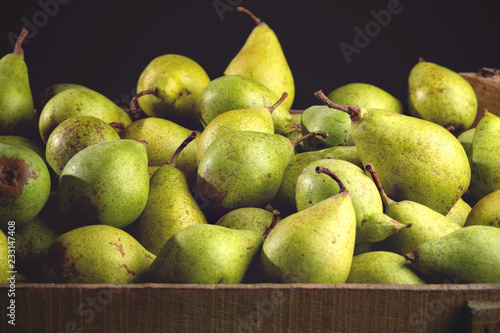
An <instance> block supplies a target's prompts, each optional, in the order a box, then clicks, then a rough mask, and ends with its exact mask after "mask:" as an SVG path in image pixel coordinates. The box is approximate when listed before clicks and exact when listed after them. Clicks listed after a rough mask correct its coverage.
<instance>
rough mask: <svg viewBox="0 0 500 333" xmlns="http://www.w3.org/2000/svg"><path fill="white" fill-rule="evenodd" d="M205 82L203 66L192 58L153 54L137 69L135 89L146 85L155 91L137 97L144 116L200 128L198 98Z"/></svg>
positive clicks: (138, 90) (206, 77)
mask: <svg viewBox="0 0 500 333" xmlns="http://www.w3.org/2000/svg"><path fill="white" fill-rule="evenodd" d="M209 82H210V78H209V77H208V75H207V73H206V72H205V70H204V69H203V68H202V67H201V66H200V65H199V64H198V63H197V62H196V61H194V60H193V59H190V58H188V57H186V56H183V55H179V54H164V55H161V56H159V57H156V58H154V59H153V60H152V61H151V62H150V63H149V64H148V65H147V66H146V68H145V69H144V70H143V72H142V73H141V75H140V77H139V81H138V82H137V92H138V93H140V92H142V91H145V90H147V89H150V88H154V90H155V91H154V93H153V94H147V95H144V96H143V97H141V98H139V99H138V103H139V106H140V108H141V109H142V110H143V111H144V112H145V113H146V114H147V115H148V116H151V117H158V118H165V119H168V120H171V121H173V122H175V123H177V124H179V125H181V126H184V127H189V128H193V129H199V128H200V129H201V123H200V113H201V107H200V98H201V94H202V93H203V90H204V89H205V87H206V86H207V84H208V83H209Z"/></svg>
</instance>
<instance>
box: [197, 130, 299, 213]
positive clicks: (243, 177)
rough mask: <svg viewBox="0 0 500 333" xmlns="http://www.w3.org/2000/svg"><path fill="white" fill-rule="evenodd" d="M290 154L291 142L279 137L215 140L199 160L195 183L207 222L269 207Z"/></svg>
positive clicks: (248, 134)
mask: <svg viewBox="0 0 500 333" xmlns="http://www.w3.org/2000/svg"><path fill="white" fill-rule="evenodd" d="M293 154H294V147H293V145H292V143H291V142H290V140H289V139H287V138H286V137H284V136H282V135H279V134H268V133H261V132H251V131H241V132H234V133H227V134H224V135H221V136H219V137H218V138H217V139H215V140H214V142H213V143H212V144H211V145H210V146H209V147H208V149H207V150H206V151H205V153H204V154H203V156H202V158H201V160H200V165H199V167H198V180H197V192H198V195H200V196H202V197H203V198H205V199H206V202H205V203H204V209H203V212H204V213H205V215H206V216H207V219H208V220H209V222H210V221H213V222H216V221H217V220H218V219H219V218H220V217H221V216H222V215H224V214H226V213H228V212H229V211H230V210H232V209H236V208H241V207H257V208H264V207H265V206H266V205H267V204H269V203H270V202H271V200H272V199H273V198H274V196H275V195H276V193H277V192H278V189H279V186H280V184H281V180H282V178H283V173H284V171H285V168H286V166H287V165H288V163H289V162H290V160H291V158H292V156H293Z"/></svg>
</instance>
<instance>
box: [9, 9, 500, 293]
mask: <svg viewBox="0 0 500 333" xmlns="http://www.w3.org/2000/svg"><path fill="white" fill-rule="evenodd" d="M238 11H239V12H243V13H246V14H248V15H249V16H250V18H251V19H252V20H253V21H254V22H255V25H256V26H255V27H254V29H253V30H252V32H251V33H250V35H249V36H248V38H247V40H246V42H245V43H244V45H243V46H242V47H241V49H240V51H239V52H238V53H237V54H236V55H235V56H234V57H233V59H232V60H231V61H230V63H228V64H227V67H226V69H225V70H224V72H222V73H221V75H220V76H219V77H216V78H212V79H211V78H209V76H208V74H207V73H206V71H205V70H204V69H203V68H202V67H201V66H200V65H199V64H198V63H197V62H196V61H194V60H193V59H191V58H189V57H187V56H183V55H179V54H164V55H160V56H158V57H157V58H155V59H152V61H151V62H150V63H149V64H147V65H146V66H145V68H144V70H143V72H142V73H141V74H140V75H139V77H138V83H137V95H136V96H134V98H133V99H132V100H131V103H130V108H127V109H124V108H121V107H119V106H118V105H116V104H115V103H114V102H113V101H111V100H110V99H108V98H107V97H106V96H104V95H103V94H101V93H100V92H98V91H95V90H93V89H91V88H89V87H86V86H83V85H80V84H77V83H56V84H52V85H50V86H48V87H47V89H46V90H45V91H43V92H42V93H41V94H40V98H39V99H38V100H37V101H34V99H33V95H32V92H31V88H30V84H29V77H28V70H27V65H26V62H25V61H24V51H23V48H22V44H23V39H24V38H25V37H26V35H27V33H28V32H27V31H26V30H23V31H22V33H21V34H20V36H19V39H18V42H17V44H16V46H15V48H14V51H13V52H12V53H11V54H8V55H6V56H4V57H3V58H2V59H1V60H0V78H1V79H0V229H1V230H2V232H0V279H1V280H0V282H6V280H5V279H6V278H7V277H8V276H9V274H8V273H7V272H8V271H13V270H15V271H17V272H18V274H17V277H16V279H17V281H18V282H33V283H149V282H155V283H200V284H201V283H203V284H219V283H229V284H238V283H264V282H275V283H378V284H426V283H437V284H439V283H445V282H448V281H455V282H457V283H500V157H499V156H500V118H499V117H498V116H496V115H494V114H493V113H489V112H487V111H486V112H485V116H484V117H483V118H482V119H481V120H480V121H479V123H478V124H477V126H476V127H474V128H471V126H472V124H473V121H474V119H475V117H476V114H477V108H478V105H477V96H476V95H475V92H474V90H473V89H472V87H471V86H470V84H469V83H468V82H467V81H465V79H463V78H462V77H461V76H460V75H458V74H457V73H456V72H454V71H452V70H450V69H448V68H446V67H443V66H440V65H438V64H434V63H431V62H427V61H425V60H423V59H420V61H419V62H418V63H417V64H416V65H415V66H414V67H413V68H412V69H411V71H410V72H409V75H408V82H407V84H408V99H407V101H406V103H402V102H401V101H400V100H398V99H397V98H395V97H394V96H393V95H391V94H390V93H389V92H386V91H385V90H383V89H381V88H379V87H376V86H374V85H371V84H368V83H361V82H353V83H349V84H346V85H342V86H337V87H336V88H335V89H334V90H332V91H331V92H330V93H329V94H328V95H325V94H324V93H323V92H322V91H321V90H319V91H310V92H304V93H306V94H307V93H310V94H314V95H315V96H316V97H317V99H318V102H317V104H316V105H311V106H310V107H308V108H306V109H305V110H303V111H302V112H295V111H294V110H293V109H292V105H293V101H294V97H295V84H294V79H293V75H292V70H291V68H290V67H289V65H288V63H287V60H286V57H285V54H284V52H283V49H282V47H281V45H280V42H279V40H278V38H277V36H276V34H275V33H274V31H273V30H272V29H271V28H270V27H269V26H268V25H267V24H266V23H264V22H263V21H262V20H260V19H259V18H257V17H256V16H255V15H253V14H252V13H251V12H249V11H248V10H246V9H244V8H242V7H238ZM35 102H36V103H35ZM35 106H36V109H35ZM13 258H15V260H13Z"/></svg>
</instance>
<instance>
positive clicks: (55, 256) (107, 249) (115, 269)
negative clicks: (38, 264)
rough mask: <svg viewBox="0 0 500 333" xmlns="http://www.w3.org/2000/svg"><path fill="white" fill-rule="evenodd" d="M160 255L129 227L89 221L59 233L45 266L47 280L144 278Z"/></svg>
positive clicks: (77, 280) (114, 280) (62, 281)
mask: <svg viewBox="0 0 500 333" xmlns="http://www.w3.org/2000/svg"><path fill="white" fill-rule="evenodd" d="M155 259H156V256H155V255H154V254H153V253H151V252H149V251H148V250H146V249H145V248H144V247H143V246H142V245H141V244H140V243H139V242H138V241H137V240H135V239H134V238H133V237H132V236H130V235H129V234H128V233H126V232H125V231H123V230H121V229H118V228H115V227H112V226H108V225H89V226H85V227H80V228H77V229H73V230H71V231H69V232H67V233H64V234H62V235H60V236H59V237H57V238H56V239H55V240H54V242H53V243H52V245H51V246H50V248H49V250H48V252H47V256H46V260H45V265H44V268H43V280H44V282H46V283H134V282H142V279H143V278H144V276H145V273H146V272H147V270H148V269H149V266H150V265H151V264H152V263H153V262H154V260H155Z"/></svg>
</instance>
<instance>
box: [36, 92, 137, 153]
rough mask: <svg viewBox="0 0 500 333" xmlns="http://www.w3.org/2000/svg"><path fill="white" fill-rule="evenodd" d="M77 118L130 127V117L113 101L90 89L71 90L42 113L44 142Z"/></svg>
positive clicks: (41, 122)
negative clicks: (53, 132)
mask: <svg viewBox="0 0 500 333" xmlns="http://www.w3.org/2000/svg"><path fill="white" fill-rule="evenodd" d="M75 116H92V117H96V118H99V119H101V120H103V121H104V122H106V123H108V124H109V123H114V122H116V123H122V124H123V125H124V126H127V125H129V124H130V123H131V122H132V120H131V119H130V117H129V115H128V114H127V113H126V112H125V111H124V110H123V109H122V108H120V107H119V106H118V105H116V104H115V103H113V102H112V101H111V100H109V99H108V98H106V97H105V96H103V95H101V94H100V93H98V92H96V91H94V90H91V89H88V88H71V89H67V90H65V91H62V92H60V93H58V94H57V95H55V96H54V97H52V98H51V99H50V100H49V101H48V102H47V104H45V107H44V108H43V110H42V112H41V113H40V120H39V123H38V128H39V130H40V136H41V138H42V140H43V142H45V143H46V142H47V140H48V138H49V135H50V133H52V131H53V130H54V129H55V128H56V127H57V126H58V125H59V124H60V123H62V122H63V121H64V120H66V119H68V118H71V117H75Z"/></svg>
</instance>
